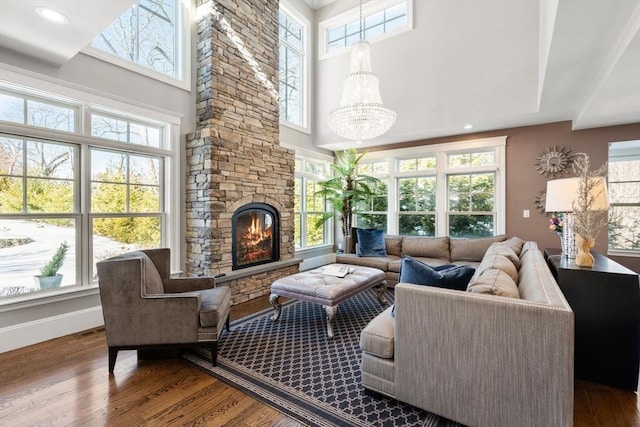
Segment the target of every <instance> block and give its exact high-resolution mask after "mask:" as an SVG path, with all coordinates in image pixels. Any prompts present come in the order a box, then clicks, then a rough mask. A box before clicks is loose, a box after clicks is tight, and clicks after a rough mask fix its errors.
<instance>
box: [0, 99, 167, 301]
mask: <svg viewBox="0 0 640 427" xmlns="http://www.w3.org/2000/svg"><path fill="white" fill-rule="evenodd" d="M24 90H25V93H20V92H19V91H17V90H15V88H13V87H12V88H11V90H8V89H6V88H2V89H1V90H0V101H1V102H2V104H0V105H1V106H0V126H4V124H11V123H19V124H21V125H24V126H22V127H21V128H20V129H19V130H18V131H15V130H12V129H15V127H14V128H12V127H11V126H5V128H7V129H9V131H4V132H0V296H9V295H16V294H25V293H30V292H36V291H40V290H42V289H45V287H44V286H43V285H42V284H38V282H37V281H36V280H35V279H34V276H37V275H38V274H39V273H40V269H41V268H42V267H43V266H44V265H45V264H46V263H47V262H48V261H49V260H50V259H51V258H52V257H53V254H54V253H55V251H56V249H57V248H59V247H60V245H61V244H62V243H63V242H66V244H67V245H68V250H67V253H66V256H65V258H64V261H63V263H62V267H61V268H60V270H59V274H61V275H62V282H61V284H60V285H56V286H65V287H67V286H74V285H88V284H91V283H93V282H95V279H96V271H95V263H96V262H98V261H100V260H102V259H105V258H108V257H110V256H114V255H117V254H119V253H123V252H128V251H131V250H136V249H143V248H155V247H160V246H168V247H171V246H172V242H174V241H176V240H177V238H176V232H175V231H174V230H172V227H168V226H167V223H168V220H167V217H168V214H169V213H168V212H169V206H172V205H173V206H175V205H176V201H177V200H178V198H177V197H176V196H177V191H175V188H176V187H173V186H172V185H167V184H165V183H167V182H169V181H170V180H169V179H167V177H166V176H165V173H166V171H167V170H171V169H170V168H171V165H172V164H173V165H174V167H173V169H172V170H174V171H175V172H177V171H178V168H177V165H176V164H175V163H174V159H177V155H176V154H175V153H176V152H177V151H176V150H170V149H168V148H170V147H172V144H170V143H169V136H170V135H172V134H173V135H178V134H179V130H177V129H176V131H177V132H173V133H171V132H170V129H171V126H172V125H170V124H169V123H166V122H160V121H158V119H155V118H154V119H152V118H149V119H148V120H145V119H141V118H138V117H136V118H133V117H131V116H128V115H127V114H126V112H121V114H116V113H113V114H111V113H110V114H103V113H98V112H94V113H92V114H87V115H85V117H86V121H87V123H86V124H84V125H83V126H80V125H79V124H80V122H78V124H76V120H80V119H79V115H78V114H77V112H78V111H81V110H87V111H88V110H89V105H87V104H85V103H83V101H80V100H78V101H70V103H69V104H67V103H61V102H59V101H57V97H56V96H55V95H51V98H47V97H46V96H45V95H42V96H38V97H36V96H32V95H31V92H28V93H27V90H28V89H27V88H25V89H24ZM106 102H108V100H106ZM92 107H93V101H92ZM20 111H21V112H23V113H24V114H22V115H20V114H19V112H20ZM11 112H13V113H11ZM175 123H178V119H177V118H176V120H175ZM42 127H46V128H47V129H49V130H48V131H47V132H46V133H43V132H42V130H41V129H40V128H42ZM78 129H85V130H86V131H85V132H86V135H83V134H81V133H80V132H79V131H78ZM43 134H44V135H46V138H47V139H46V140H45V139H43V138H42V135H43ZM81 171H84V172H81ZM175 172H174V173H175ZM85 177H86V178H85ZM177 177H178V176H177V175H176V177H173V178H175V180H176V181H177ZM172 188H174V190H172ZM178 204H179V203H178ZM175 221H178V222H179V219H178V218H176V219H175Z"/></svg>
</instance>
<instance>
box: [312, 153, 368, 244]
mask: <svg viewBox="0 0 640 427" xmlns="http://www.w3.org/2000/svg"><path fill="white" fill-rule="evenodd" d="M363 156H364V153H358V150H356V149H355V148H352V149H349V150H344V151H341V152H338V153H336V161H335V163H333V164H331V169H332V171H333V177H332V178H330V179H327V180H326V181H321V182H319V183H318V186H319V188H320V190H318V191H317V193H316V194H318V195H321V196H323V197H324V198H325V200H326V201H327V202H328V203H329V205H331V208H332V211H331V212H326V213H325V214H324V215H323V216H322V217H321V218H320V220H319V221H320V222H321V223H324V222H326V221H327V220H328V219H329V218H333V217H334V216H335V215H336V214H339V216H340V221H341V222H340V230H341V231H342V235H343V236H345V237H347V236H350V235H351V227H352V221H353V216H354V215H355V214H357V213H358V211H359V209H360V207H362V206H364V205H365V204H366V203H367V202H368V201H370V200H371V198H372V196H373V195H374V192H373V188H375V185H377V184H379V183H380V180H379V179H378V178H375V177H373V176H370V175H366V174H361V173H358V165H359V163H360V160H362V157H363Z"/></svg>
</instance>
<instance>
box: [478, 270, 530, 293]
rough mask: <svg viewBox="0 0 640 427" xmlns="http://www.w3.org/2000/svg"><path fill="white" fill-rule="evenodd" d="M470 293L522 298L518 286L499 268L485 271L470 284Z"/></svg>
mask: <svg viewBox="0 0 640 427" xmlns="http://www.w3.org/2000/svg"><path fill="white" fill-rule="evenodd" d="M467 291H468V292H473V293H478V294H489V295H497V296H502V297H509V298H520V293H519V292H518V286H516V283H515V282H514V281H513V279H511V277H509V275H508V274H507V273H505V272H504V271H502V270H498V269H497V268H492V269H489V270H485V271H484V272H483V273H482V274H481V275H480V276H478V277H477V278H476V279H474V280H472V281H471V282H469V286H468V287H467Z"/></svg>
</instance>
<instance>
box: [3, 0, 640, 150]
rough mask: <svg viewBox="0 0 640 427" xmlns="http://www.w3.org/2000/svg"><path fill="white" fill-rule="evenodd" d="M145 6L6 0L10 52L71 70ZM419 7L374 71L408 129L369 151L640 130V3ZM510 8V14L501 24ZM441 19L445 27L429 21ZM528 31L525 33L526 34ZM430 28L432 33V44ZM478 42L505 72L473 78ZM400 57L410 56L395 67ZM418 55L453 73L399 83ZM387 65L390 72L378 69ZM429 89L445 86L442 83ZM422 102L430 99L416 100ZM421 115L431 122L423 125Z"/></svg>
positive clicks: (326, 1) (322, 112)
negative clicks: (536, 127) (443, 140)
mask: <svg viewBox="0 0 640 427" xmlns="http://www.w3.org/2000/svg"><path fill="white" fill-rule="evenodd" d="M289 1H290V2H293V3H295V2H300V1H301V0H289ZM304 2H305V3H306V4H307V5H308V6H309V7H310V8H311V9H312V10H313V11H315V12H313V13H317V14H318V16H323V17H326V15H327V12H331V13H333V12H334V10H335V11H336V12H340V11H341V10H340V9H342V10H344V9H345V7H353V6H357V4H358V3H357V1H355V0H351V1H345V0H341V1H340V2H335V1H334V0H304ZM134 3H135V0H91V1H78V0H46V1H45V0H0V47H2V48H6V49H10V50H13V51H17V52H20V53H23V54H25V55H28V56H31V57H34V58H37V59H39V60H41V61H44V62H46V63H50V64H53V65H55V66H61V65H63V64H64V63H66V62H67V61H69V60H70V59H71V58H72V57H73V56H74V55H76V54H77V53H78V52H79V51H80V50H81V49H83V48H84V47H85V46H86V45H87V44H88V43H90V42H91V40H92V38H93V37H95V36H96V35H97V34H99V33H100V32H101V31H102V30H103V29H104V28H106V27H107V26H108V25H109V24H110V23H111V22H112V21H114V20H115V19H116V18H117V17H118V16H119V15H121V14H122V13H123V12H124V11H125V10H126V9H127V8H128V7H130V6H131V5H132V4H134ZM42 4H46V5H47V6H49V7H53V8H56V9H58V10H59V11H60V12H62V13H63V14H65V15H66V16H67V17H68V18H69V23H68V24H65V25H60V24H54V23H49V22H47V21H45V20H44V19H43V18H41V17H40V16H39V15H38V14H36V13H35V7H36V6H38V5H42ZM485 5H486V7H485ZM470 7H475V8H478V9H477V10H478V11H480V16H479V15H478V13H470V12H467V11H465V8H466V9H469V8H470ZM490 8H493V9H490ZM414 9H415V11H416V12H415V13H414V31H412V32H410V33H416V35H415V36H412V35H403V36H402V37H404V38H402V37H398V38H397V39H396V40H398V41H395V42H393V39H394V38H390V39H387V41H385V42H384V43H386V47H385V46H383V45H384V43H382V42H381V43H379V45H380V47H378V46H377V44H374V45H373V46H372V55H373V60H374V72H376V73H377V74H378V77H379V78H380V81H381V90H382V95H383V100H384V101H385V104H387V106H388V107H390V108H392V109H394V110H396V111H397V112H398V121H397V123H396V125H395V126H394V128H392V130H391V131H390V132H389V133H388V134H387V135H384V136H383V137H380V138H378V139H376V140H374V141H369V142H367V143H366V144H365V146H366V145H380V144H388V143H394V142H401V141H408V140H415V139H421V138H429V137H437V136H444V135H454V134H460V133H464V132H468V131H465V130H463V126H464V125H465V124H467V123H469V122H470V121H472V123H473V130H472V131H474V132H475V131H483V130H491V129H501V128H506V127H513V126H523V125H529V124H538V123H548V122H552V121H561V120H571V121H572V123H573V128H574V129H584V128H591V127H600V126H608V125H618V124H624V123H637V122H640V0H615V1H610V0H589V1H584V0H582V1H580V0H518V1H517V2H516V1H512V2H501V1H497V0H482V1H478V0H466V1H465V0H457V1H450V0H429V1H427V0H414ZM507 9H508V11H509V12H508V13H507V12H505V16H498V17H496V16H494V15H496V14H500V13H501V11H503V10H507ZM486 10H491V11H492V12H491V14H489V12H486V13H487V15H486V19H485V15H482V13H485V12H484V11H486ZM436 18H437V21H435V20H434V21H429V20H430V19H436ZM447 20H448V21H447ZM507 21H512V22H513V23H514V24H512V25H513V26H514V27H520V29H519V28H512V30H511V31H510V32H509V33H507V32H496V30H495V27H496V25H501V23H503V22H507ZM523 26H524V27H526V31H524V30H522V29H521V28H522V27H523ZM453 28H455V29H457V30H456V31H453V30H452V29H453ZM25 29H28V30H25ZM467 29H469V30H470V31H465V30H467ZM471 30H472V32H471ZM421 31H423V32H425V31H429V33H428V37H429V38H428V39H426V36H424V34H426V33H421ZM410 37H424V38H413V39H411V38H410ZM464 37H467V38H468V39H464ZM485 37H486V41H485ZM399 40H405V44H406V46H399V45H398V43H403V42H401V41H399ZM424 40H438V41H439V43H433V42H430V41H424ZM478 41H479V42H480V43H482V49H483V52H482V58H480V57H474V61H476V62H477V61H479V60H485V59H483V58H494V60H493V65H492V66H493V67H494V68H493V69H492V68H486V69H484V72H482V73H474V74H464V72H463V71H464V70H468V69H469V68H470V67H469V65H473V63H472V62H471V60H470V59H469V58H470V57H473V55H474V52H463V51H462V50H463V49H464V48H468V46H470V45H471V44H470V42H478ZM393 43H396V45H393ZM416 43H417V44H418V46H416V45H415V44H416ZM443 45H446V46H458V47H459V48H460V50H459V51H455V52H453V49H451V48H446V49H445V48H443V47H442V46H443ZM505 46H506V48H505ZM394 53H396V54H398V55H400V54H402V55H403V56H398V58H397V60H396V58H395V57H394V56H393V55H394ZM416 54H419V56H421V57H423V58H427V61H426V62H428V63H429V64H446V67H444V66H440V68H441V69H438V67H433V66H431V67H426V66H425V67H423V68H420V69H419V73H418V74H413V75H412V74H411V73H409V74H407V78H405V77H403V78H401V79H398V78H396V77H397V76H398V75H399V74H400V75H402V74H403V73H404V72H405V70H411V69H414V68H415V67H414V66H413V65H411V66H406V65H405V64H403V63H402V61H403V60H404V58H406V59H407V60H414V58H413V56H417V55H416ZM375 55H380V57H378V58H377V59H376V57H375ZM345 56H346V55H345ZM505 57H508V60H509V61H511V62H508V61H505ZM389 58H390V59H389ZM0 60H1V58H0ZM346 61H347V60H346V59H337V60H336V62H335V63H332V62H330V61H326V60H325V61H320V62H319V63H318V64H317V68H316V69H317V74H318V76H317V87H318V93H320V94H322V97H320V98H319V99H318V100H316V101H315V102H316V105H315V107H316V111H317V122H318V123H319V124H318V126H316V129H314V135H315V138H316V139H317V140H320V141H323V142H325V143H324V144H317V145H319V146H323V147H325V148H332V146H331V145H332V143H338V142H339V141H337V140H336V138H335V136H330V135H329V134H323V132H329V131H328V130H327V129H326V125H325V124H324V122H325V121H326V119H325V120H322V118H323V117H325V116H326V114H327V111H328V109H331V108H335V107H337V105H338V104H339V96H340V93H338V92H340V90H337V91H335V90H332V92H336V93H335V94H331V95H330V96H327V95H325V93H326V91H325V89H327V88H329V87H341V80H342V78H343V76H344V75H345V74H346V72H345V71H346V69H347V62H346ZM465 61H466V62H465ZM343 62H344V65H343ZM380 62H382V65H380V66H378V65H377V64H379V63H380ZM323 63H324V64H323ZM336 64H339V65H340V67H343V68H344V70H343V69H342V68H340V69H339V70H338V74H335V75H333V74H331V71H330V69H331V68H334V69H335V68H338V67H337V65H336ZM419 66H421V65H419ZM444 68H446V69H444ZM447 70H449V71H447ZM505 70H506V71H505ZM323 73H325V75H331V78H330V82H328V83H323V81H322V74H323ZM432 73H437V74H432ZM338 76H340V77H338ZM469 76H472V79H470V78H469ZM390 80H393V81H394V82H393V84H396V85H398V89H397V90H396V88H395V87H393V88H391V89H389V86H388V85H389V84H390V83H389V81H390ZM418 80H419V81H418ZM471 80H472V83H471ZM338 81H339V82H340V83H338ZM429 82H437V87H434V86H430V85H429ZM505 83H508V84H509V86H508V90H505V91H503V92H506V93H504V94H500V96H504V97H505V99H504V100H501V101H500V102H499V103H500V105H501V106H502V107H501V109H500V108H495V107H494V105H491V104H487V102H489V101H492V100H491V98H492V94H493V93H497V92H496V91H494V92H490V91H486V93H474V90H475V89H474V88H499V87H500V86H501V85H504V84H505ZM323 84H324V86H323ZM471 84H473V87H471V86H470V85H471ZM505 87H506V86H505ZM438 88H449V90H447V92H446V93H444V94H443V93H438V92H437V90H438ZM434 89H436V92H435V95H434ZM385 90H386V92H385ZM441 90H442V89H441ZM413 99H420V100H421V101H420V102H419V103H416V104H412V102H411V100H413ZM497 103H498V101H494V104H497ZM325 104H326V105H325ZM420 109H421V110H420ZM416 110H420V111H421V113H422V116H416V117H413V115H415V113H414V112H415V111H416ZM424 117H428V120H425V119H424ZM321 122H322V123H321ZM332 137H333V139H332Z"/></svg>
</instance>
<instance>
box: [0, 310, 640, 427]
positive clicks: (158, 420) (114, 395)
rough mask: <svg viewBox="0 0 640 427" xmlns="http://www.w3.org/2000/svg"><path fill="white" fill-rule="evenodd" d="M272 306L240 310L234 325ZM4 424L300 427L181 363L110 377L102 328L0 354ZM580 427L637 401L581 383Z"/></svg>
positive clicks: (632, 417)
mask: <svg viewBox="0 0 640 427" xmlns="http://www.w3.org/2000/svg"><path fill="white" fill-rule="evenodd" d="M267 306H268V301H267V299H266V298H260V299H258V300H253V301H251V302H249V303H245V304H241V305H238V306H235V307H233V309H232V319H235V318H239V317H242V316H244V315H246V314H249V313H253V312H255V311H258V310H260V309H263V308H266V307H267ZM541 392H544V391H541ZM0 425H3V426H142V425H149V426H166V425H206V426H283V427H284V426H299V424H298V423H297V422H296V421H294V420H292V419H290V418H288V417H286V416H284V415H282V414H281V413H279V412H277V411H276V410H274V409H272V408H271V407H269V406H267V405H265V404H262V403H260V402H258V401H257V400H255V399H254V398H252V397H249V396H247V395H245V394H244V393H242V392H240V391H238V390H236V389H234V388H233V387H231V386H228V385H226V384H225V383H223V382H221V381H218V380H216V379H215V378H213V377H211V376H209V375H207V374H206V373H204V372H202V371H201V370H199V369H197V368H194V367H192V366H191V365H189V364H187V363H186V362H183V361H181V360H180V359H177V358H168V359H147V360H138V358H137V355H136V352H135V351H122V352H120V353H119V355H118V361H117V363H116V368H115V371H114V374H113V375H109V373H108V372H107V347H106V340H105V334H104V329H103V328H97V329H91V330H88V331H85V332H81V333H77V334H73V335H68V336H65V337H62V338H58V339H55V340H51V341H48V342H45V343H41V344H36V345H33V346H30V347H26V348H22V349H18V350H14V351H10V352H7V353H3V354H0ZM575 426H576V427H586V426H602V427H605V426H606V427H615V426H620V427H640V403H639V401H638V395H637V394H636V393H631V392H625V391H622V390H617V389H614V388H610V387H606V386H602V385H598V384H591V383H587V382H582V381H577V382H576V387H575Z"/></svg>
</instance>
